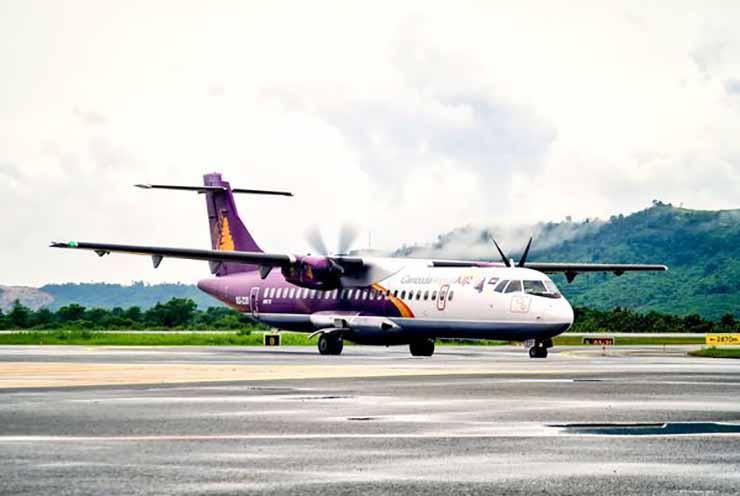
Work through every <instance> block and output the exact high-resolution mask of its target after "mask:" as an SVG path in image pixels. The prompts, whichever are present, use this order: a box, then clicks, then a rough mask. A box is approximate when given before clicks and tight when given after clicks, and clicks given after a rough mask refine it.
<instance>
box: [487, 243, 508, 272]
mask: <svg viewBox="0 0 740 496" xmlns="http://www.w3.org/2000/svg"><path fill="white" fill-rule="evenodd" d="M489 239H490V240H491V242H492V243H493V245H494V246H495V247H496V249H497V250H498V254H499V255H501V260H502V261H503V262H504V265H506V266H507V267H511V260H509V257H507V256H506V255H505V254H504V252H503V250H501V247H500V246H499V245H498V243H496V240H495V239H493V238H489Z"/></svg>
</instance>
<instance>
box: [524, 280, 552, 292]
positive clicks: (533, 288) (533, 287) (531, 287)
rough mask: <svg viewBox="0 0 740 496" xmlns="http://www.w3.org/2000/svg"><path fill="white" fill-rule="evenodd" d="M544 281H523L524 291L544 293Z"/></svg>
mask: <svg viewBox="0 0 740 496" xmlns="http://www.w3.org/2000/svg"><path fill="white" fill-rule="evenodd" d="M545 291H547V290H546V289H545V283H544V282H542V281H524V292H525V293H527V294H537V293H544V292H545Z"/></svg>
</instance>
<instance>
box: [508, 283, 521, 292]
mask: <svg viewBox="0 0 740 496" xmlns="http://www.w3.org/2000/svg"><path fill="white" fill-rule="evenodd" d="M521 291H522V281H511V283H509V285H508V286H507V288H506V291H504V292H505V293H520V292H521Z"/></svg>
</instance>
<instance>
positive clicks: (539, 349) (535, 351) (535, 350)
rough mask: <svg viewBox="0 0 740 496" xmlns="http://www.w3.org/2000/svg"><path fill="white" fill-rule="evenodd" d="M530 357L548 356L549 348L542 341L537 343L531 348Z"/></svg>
mask: <svg viewBox="0 0 740 496" xmlns="http://www.w3.org/2000/svg"><path fill="white" fill-rule="evenodd" d="M529 358H547V348H545V346H544V345H543V344H542V343H537V344H535V345H534V346H532V347H531V348H530V349H529Z"/></svg>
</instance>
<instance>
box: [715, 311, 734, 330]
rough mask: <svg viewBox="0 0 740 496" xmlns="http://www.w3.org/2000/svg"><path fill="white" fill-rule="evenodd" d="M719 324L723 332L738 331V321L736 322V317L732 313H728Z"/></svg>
mask: <svg viewBox="0 0 740 496" xmlns="http://www.w3.org/2000/svg"><path fill="white" fill-rule="evenodd" d="M719 324H720V326H721V327H722V328H721V329H720V330H721V331H734V330H735V329H737V321H736V320H735V316H734V315H732V314H731V313H726V314H724V315H723V316H722V318H721V319H719Z"/></svg>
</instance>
